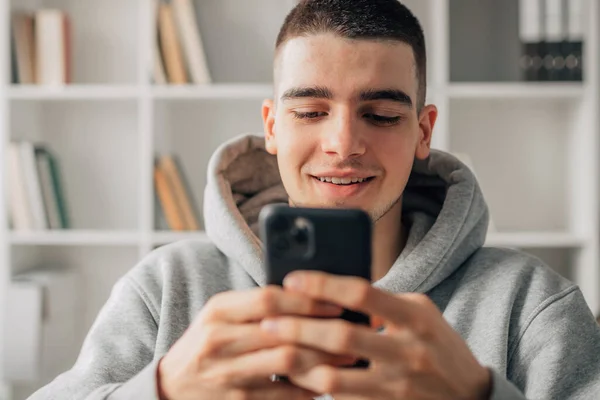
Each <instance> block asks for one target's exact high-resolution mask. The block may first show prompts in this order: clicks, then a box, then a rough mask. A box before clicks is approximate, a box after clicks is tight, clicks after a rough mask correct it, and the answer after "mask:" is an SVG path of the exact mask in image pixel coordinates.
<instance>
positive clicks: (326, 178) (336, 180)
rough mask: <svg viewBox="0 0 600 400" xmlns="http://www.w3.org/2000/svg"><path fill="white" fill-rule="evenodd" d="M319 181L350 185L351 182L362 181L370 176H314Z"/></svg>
mask: <svg viewBox="0 0 600 400" xmlns="http://www.w3.org/2000/svg"><path fill="white" fill-rule="evenodd" d="M316 178H317V179H318V180H320V181H321V182H327V183H333V184H335V185H351V184H353V183H363V182H366V181H368V180H369V179H371V178H357V177H336V176H321V177H316Z"/></svg>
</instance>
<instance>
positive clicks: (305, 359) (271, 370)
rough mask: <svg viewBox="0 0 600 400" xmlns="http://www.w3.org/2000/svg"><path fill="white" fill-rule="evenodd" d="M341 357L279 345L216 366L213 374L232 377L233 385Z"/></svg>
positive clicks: (305, 367) (284, 373) (309, 366)
mask: <svg viewBox="0 0 600 400" xmlns="http://www.w3.org/2000/svg"><path fill="white" fill-rule="evenodd" d="M339 360H340V358H339V357H336V356H334V355H331V354H325V353H323V352H320V351H317V350H312V349H306V348H301V347H298V346H291V345H286V346H279V347H276V348H273V349H266V350H259V351H256V352H253V353H248V354H245V355H242V356H240V357H236V358H233V359H231V360H228V361H224V362H221V363H219V364H217V365H216V366H215V368H214V369H213V371H212V372H211V375H212V374H214V376H223V375H224V376H229V377H232V381H233V384H234V385H239V386H244V385H246V384H248V383H249V382H252V381H256V380H257V379H260V378H268V377H270V376H272V375H273V374H275V375H284V376H288V375H290V374H293V373H302V372H305V371H308V370H310V369H311V368H314V367H315V366H317V365H321V364H332V363H335V362H338V361H339Z"/></svg>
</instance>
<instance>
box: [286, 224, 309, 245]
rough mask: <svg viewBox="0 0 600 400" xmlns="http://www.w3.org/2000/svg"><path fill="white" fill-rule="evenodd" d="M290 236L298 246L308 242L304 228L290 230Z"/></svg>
mask: <svg viewBox="0 0 600 400" xmlns="http://www.w3.org/2000/svg"><path fill="white" fill-rule="evenodd" d="M290 235H291V236H292V238H294V240H295V241H296V243H298V244H305V243H306V242H307V241H308V232H307V231H306V228H305V227H301V228H298V227H294V228H292V230H291V231H290Z"/></svg>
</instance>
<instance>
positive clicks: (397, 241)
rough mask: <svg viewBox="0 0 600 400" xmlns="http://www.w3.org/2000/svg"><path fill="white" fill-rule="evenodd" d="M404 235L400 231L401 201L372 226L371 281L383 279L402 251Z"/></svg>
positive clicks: (402, 230) (404, 240) (404, 242)
mask: <svg viewBox="0 0 600 400" xmlns="http://www.w3.org/2000/svg"><path fill="white" fill-rule="evenodd" d="M405 244H406V233H405V232H404V229H402V199H400V200H398V202H397V203H396V204H395V205H394V206H393V207H392V208H391V209H390V210H389V211H388V212H387V213H386V214H385V215H384V216H383V217H381V218H380V219H379V220H378V221H377V222H376V223H375V225H374V226H373V247H372V251H373V262H372V266H371V275H372V281H373V282H375V281H378V280H379V279H381V278H383V277H384V276H385V275H386V274H387V273H388V272H389V270H390V269H391V268H392V265H393V264H394V262H395V261H396V259H397V258H398V256H399V255H400V253H401V252H402V249H404V246H405Z"/></svg>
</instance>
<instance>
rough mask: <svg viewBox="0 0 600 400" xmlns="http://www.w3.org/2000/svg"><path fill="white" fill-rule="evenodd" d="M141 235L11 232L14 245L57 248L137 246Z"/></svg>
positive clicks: (86, 232) (78, 232) (94, 232)
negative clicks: (54, 246)
mask: <svg viewBox="0 0 600 400" xmlns="http://www.w3.org/2000/svg"><path fill="white" fill-rule="evenodd" d="M139 239H140V235H139V233H138V232H136V231H102V230H60V231H47V232H44V231H41V232H39V231H38V232H15V231H13V232H10V243H11V244H13V245H32V246H40V245H57V246H87V245H99V246H108V245H111V246H115V245H116V246H120V245H123V246H135V245H137V244H138V243H139Z"/></svg>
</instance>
